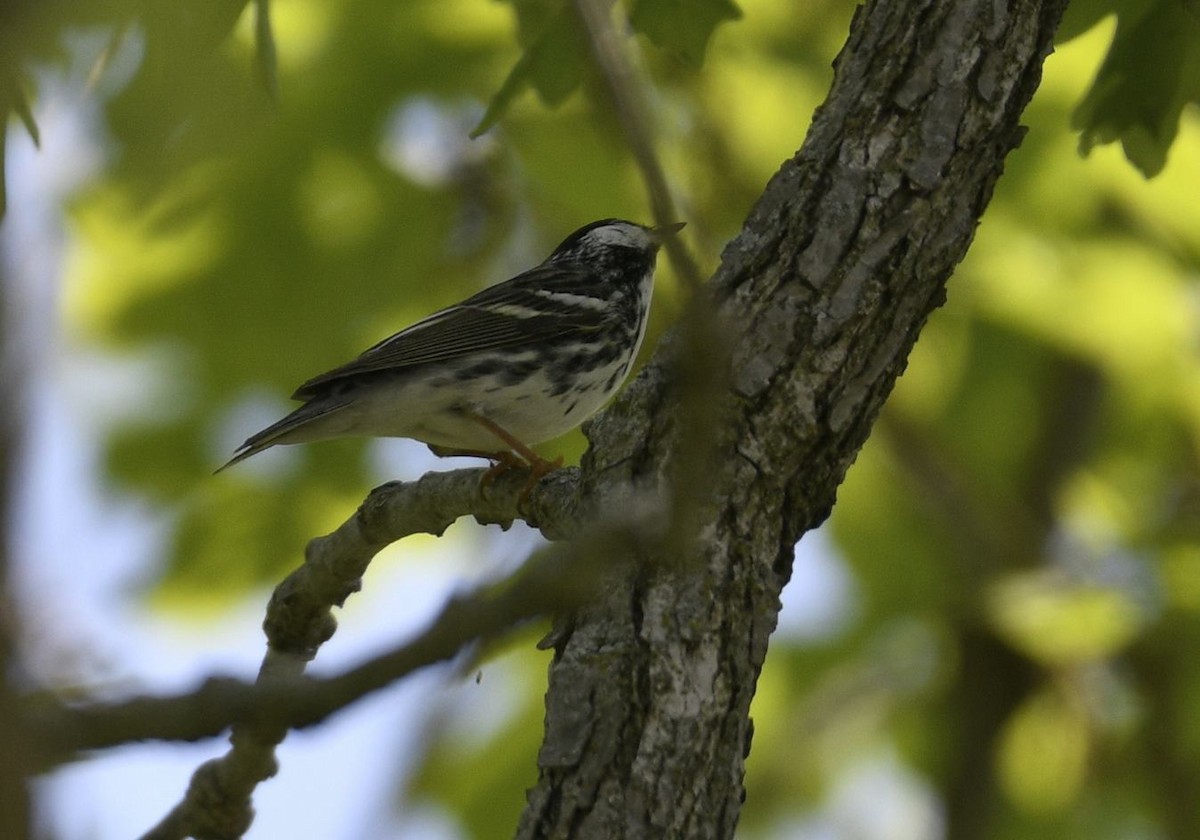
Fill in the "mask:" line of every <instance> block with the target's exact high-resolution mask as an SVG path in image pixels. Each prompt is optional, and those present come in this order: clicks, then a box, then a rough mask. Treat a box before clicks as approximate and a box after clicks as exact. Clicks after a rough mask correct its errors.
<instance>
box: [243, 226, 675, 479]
mask: <svg viewBox="0 0 1200 840" xmlns="http://www.w3.org/2000/svg"><path fill="white" fill-rule="evenodd" d="M681 227H683V225H682V224H675V225H667V226H664V227H663V228H647V227H643V226H642V225H638V224H634V223H633V222H626V221H622V220H619V219H604V220H602V221H599V222H593V223H592V224H590V225H586V226H585V227H582V228H580V229H579V230H577V231H575V232H574V233H572V234H571V235H570V236H568V237H567V238H566V239H565V240H563V242H562V244H561V245H559V246H558V247H557V248H556V249H555V250H554V253H552V254H551V255H550V256H549V257H548V258H547V259H546V261H545V262H543V263H542V264H541V265H539V266H537V267H536V268H532V269H530V270H529V271H526V272H524V273H522V274H519V275H517V276H516V277H514V278H512V279H511V280H507V281H505V282H503V283H499V284H497V285H495V286H492V287H491V288H488V289H484V290H483V291H482V292H479V293H478V294H476V295H473V296H472V297H470V298H467V299H466V300H464V301H463V302H462V303H459V304H457V305H455V306H451V307H448V308H446V309H442V310H440V311H438V312H435V313H434V314H432V315H430V316H429V317H427V318H425V319H423V320H421V321H418V322H417V323H415V324H413V325H412V326H410V327H408V328H406V329H403V330H401V331H400V332H398V333H396V334H395V335H393V336H391V337H390V338H386V339H384V340H383V341H381V342H379V343H378V344H376V345H375V346H374V347H371V348H370V349H368V350H367V351H366V352H364V353H363V354H362V355H361V356H359V357H358V358H357V359H355V360H354V361H352V362H349V363H348V364H345V365H342V366H341V367H338V368H334V369H333V370H331V371H329V372H327V373H323V374H321V375H320V376H317V377H314V378H312V379H310V380H308V381H307V382H305V383H304V384H303V385H301V386H300V387H299V388H298V389H296V393H295V394H294V395H293V398H294V399H298V400H304V405H302V406H301V407H300V408H298V409H296V410H295V411H293V412H292V413H291V414H289V415H288V416H287V417H284V418H283V419H282V420H280V421H279V422H277V423H275V424H273V425H271V426H269V427H267V428H266V429H263V430H262V431H261V432H259V433H258V434H256V435H254V436H252V437H251V438H249V439H248V440H247V441H246V442H245V443H243V444H242V446H241V447H240V448H239V449H238V451H237V452H236V453H235V454H234V456H233V458H232V459H231V460H230V461H229V463H227V464H225V466H224V467H222V468H221V469H225V467H228V466H231V465H233V464H235V463H237V462H238V461H241V460H242V459H244V458H248V457H250V456H251V455H254V454H255V453H258V452H261V451H262V450H264V449H267V448H269V447H271V446H276V445H279V444H291V443H308V442H311V441H316V440H324V439H327V438H334V437H344V436H350V435H365V436H374V437H407V438H413V439H415V440H420V441H423V442H425V443H428V444H431V445H433V446H434V447H436V448H438V449H442V450H462V451H471V452H474V453H476V454H484V453H497V457H500V456H501V455H503V456H505V457H504V458H502V460H506V459H507V457H508V456H510V455H511V453H512V452H513V451H516V452H518V453H519V454H520V455H521V456H522V457H524V458H525V459H526V460H530V457H531V453H529V451H528V449H527V447H528V445H532V444H536V443H540V442H542V441H544V440H549V439H550V438H553V437H556V436H558V435H560V434H563V433H564V432H567V431H569V430H570V429H572V428H574V427H575V426H577V425H579V424H580V423H582V422H583V421H584V420H585V419H587V418H588V417H589V416H590V415H591V414H592V413H593V412H595V411H596V410H597V409H599V408H600V406H602V405H603V404H604V403H605V401H607V400H608V398H609V397H611V396H612V395H613V394H614V393H615V392H616V390H617V389H618V388H619V387H620V386H621V383H622V382H623V381H624V380H625V377H626V375H627V374H628V373H629V368H630V366H631V365H632V364H633V359H634V356H635V355H636V354H637V350H638V347H639V346H640V344H641V342H642V336H643V335H644V334H645V331H646V316H647V313H648V312H649V310H650V294H651V290H652V287H653V281H654V263H655V257H656V255H657V253H658V248H659V245H660V244H661V242H662V240H663V238H664V236H666V235H669V234H671V233H674V232H675V231H677V230H679V228H681ZM497 429H498V430H499V431H497ZM521 444H524V446H522V445H521ZM532 457H534V458H536V456H532Z"/></svg>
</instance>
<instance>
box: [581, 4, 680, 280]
mask: <svg viewBox="0 0 1200 840" xmlns="http://www.w3.org/2000/svg"><path fill="white" fill-rule="evenodd" d="M574 2H575V9H576V12H577V13H578V15H579V20H580V22H581V23H582V24H583V29H584V32H585V33H586V34H587V42H588V45H589V46H590V47H591V51H592V59H593V60H594V61H595V62H596V69H597V70H599V72H600V79H601V81H602V82H603V84H604V88H605V91H606V92H607V94H608V96H609V98H610V99H611V100H612V105H613V110H614V111H615V112H616V115H617V121H618V123H619V124H620V126H621V130H622V131H623V132H624V134H625V142H626V143H628V144H629V149H630V151H631V152H632V153H633V158H634V160H635V161H637V165H638V169H640V170H641V172H642V179H643V180H644V181H645V182H646V191H647V193H649V196H650V209H651V211H652V212H653V214H654V221H655V222H656V223H657V224H660V225H664V224H670V223H671V222H676V221H679V219H678V215H677V211H676V209H675V202H674V200H673V199H672V197H671V188H670V187H669V186H668V184H667V176H666V174H665V173H664V172H663V167H662V163H661V162H660V161H659V159H658V153H657V152H656V151H655V148H654V133H653V131H652V130H651V128H650V120H649V119H648V117H647V114H648V109H647V107H646V102H645V99H644V97H643V96H642V86H641V85H640V84H639V83H638V81H637V79H636V78H635V74H634V70H633V65H632V62H630V60H629V56H628V55H627V54H626V51H625V45H624V42H623V41H622V40H621V39H620V38H619V37H618V36H617V33H616V32H615V31H614V28H613V24H612V13H613V9H612V5H613V4H612V2H611V0H574ZM664 247H665V248H666V249H667V254H668V255H669V256H670V258H671V263H672V265H674V266H675V270H676V271H677V272H678V273H679V276H680V277H681V278H682V279H683V281H684V283H686V284H687V286H688V288H689V289H691V290H692V291H696V290H697V289H699V288H700V286H701V284H702V283H703V278H702V277H701V274H700V269H699V268H697V266H696V262H695V260H693V259H692V255H691V254H690V253H689V252H688V250H687V248H686V246H685V245H684V243H683V240H682V239H681V238H680V237H678V236H673V237H670V238H668V239H667V241H666V243H665V245H664Z"/></svg>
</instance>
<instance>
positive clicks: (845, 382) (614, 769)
mask: <svg viewBox="0 0 1200 840" xmlns="http://www.w3.org/2000/svg"><path fill="white" fill-rule="evenodd" d="M1064 5H1065V0H1009V2H1006V3H993V2H991V0H947V2H943V3H930V2H922V1H921V0H914V2H904V3H897V2H894V0H883V1H882V2H881V0H875V2H869V3H867V4H866V5H865V6H863V7H862V8H860V9H859V11H858V13H857V15H856V16H855V19H854V22H853V24H852V27H851V33H850V37H849V40H848V42H847V45H846V47H845V49H844V50H843V52H842V54H841V55H840V56H839V58H838V60H837V63H836V65H835V69H836V73H835V79H834V85H833V88H832V90H831V92H830V95H829V98H828V99H827V101H826V102H825V104H824V105H823V106H822V107H821V109H820V110H819V111H818V113H817V115H816V116H815V118H814V122H813V125H812V128H811V130H810V132H809V135H808V138H807V139H806V141H805V143H804V145H803V147H802V148H801V150H800V151H799V152H798V153H797V155H796V156H795V157H794V158H793V159H792V160H790V161H787V162H786V163H785V164H784V166H783V167H782V168H781V170H780V171H779V173H777V174H776V176H775V177H774V178H773V179H772V181H771V182H770V184H768V186H767V188H766V190H765V192H764V194H763V196H762V198H761V199H760V200H759V202H758V204H757V205H756V207H755V208H754V210H753V211H752V212H751V214H750V216H749V218H748V220H747V222H746V224H745V227H744V229H743V231H742V233H741V234H740V235H739V236H738V238H737V239H735V240H734V241H733V242H732V243H730V245H729V246H728V247H727V248H726V250H725V253H724V255H723V261H722V265H721V267H720V268H719V269H718V272H717V275H716V277H715V278H714V285H715V288H716V293H717V296H718V301H719V305H720V309H721V312H720V314H721V316H722V317H721V321H722V322H723V323H727V324H731V325H734V326H735V328H736V332H735V334H734V336H733V353H732V366H731V367H732V370H731V379H730V382H731V387H730V389H729V391H728V392H727V393H726V394H725V395H724V398H723V400H722V403H723V411H722V415H721V416H722V418H723V420H722V427H721V429H720V431H719V433H718V435H717V438H716V439H717V443H718V446H719V447H721V450H722V452H723V454H724V455H725V457H723V458H721V459H719V461H718V462H717V463H716V464H715V465H714V467H715V468H713V469H711V470H710V471H709V472H708V474H707V475H706V476H705V477H704V482H703V486H702V488H700V489H698V490H697V493H703V509H702V514H701V516H700V521H701V522H702V523H703V525H704V527H703V528H702V529H701V531H700V533H699V535H698V537H697V540H696V542H695V548H694V557H693V558H692V559H691V560H690V561H689V562H686V563H678V564H670V565H668V564H661V563H660V564H653V565H646V564H644V563H639V562H635V563H633V564H631V568H633V569H634V570H635V571H633V572H631V573H630V574H629V575H628V576H626V578H625V579H623V580H622V581H621V582H620V584H619V585H616V586H613V587H610V588H608V589H606V591H605V593H604V597H603V598H602V599H601V600H598V601H596V602H593V603H589V604H586V605H584V606H582V607H581V608H580V609H579V610H578V611H577V614H576V617H575V622H574V630H573V632H572V633H571V634H570V635H569V636H564V637H562V638H561V640H560V642H559V644H558V646H557V649H556V655H555V659H554V662H553V663H552V665H551V672H550V687H549V690H548V692H547V696H546V733H545V739H544V741H543V746H542V750H541V752H540V754H539V767H540V770H541V775H540V779H539V782H538V784H537V786H536V788H534V789H533V790H532V791H531V792H530V794H529V806H528V808H527V809H526V811H525V813H524V815H523V817H522V820H521V824H520V827H519V830H518V836H519V837H523V838H544V837H564V838H565V837H729V836H732V835H733V832H734V828H735V826H736V823H737V817H738V813H739V810H740V805H741V799H742V797H743V790H742V787H741V779H742V774H743V765H744V758H745V755H746V753H747V752H748V750H749V747H750V733H751V726H750V720H749V706H750V701H751V699H752V698H753V696H754V687H755V682H756V680H757V677H758V674H759V670H760V669H761V667H762V664H763V660H764V658H765V656H766V649H767V643H768V639H769V637H770V634H771V632H772V631H773V630H774V627H775V622H776V616H777V614H778V610H779V593H780V591H781V589H782V587H783V585H784V584H785V583H786V582H787V580H788V577H789V576H790V574H791V563H792V553H793V546H794V544H795V542H796V540H797V539H798V538H799V537H800V535H801V534H802V533H803V532H804V531H806V530H807V529H809V528H811V527H814V526H815V525H817V524H818V523H820V522H821V521H822V520H823V519H824V518H825V517H826V516H827V515H828V512H829V510H830V508H831V507H832V504H833V501H834V498H835V496H836V491H837V487H838V485H839V484H840V482H841V480H842V478H843V476H844V475H845V472H846V470H847V469H848V468H849V466H850V464H851V463H852V462H853V460H854V457H855V455H856V453H857V452H858V450H859V448H860V447H861V446H862V444H863V442H864V441H865V440H866V437H867V435H868V433H869V432H870V429H871V426H872V423H873V422H874V420H875V417H876V416H877V414H878V411H879V408H880V406H881V405H882V404H883V401H884V399H885V398H886V397H887V395H888V393H889V392H890V390H891V388H892V385H893V383H894V382H895V380H896V378H897V377H898V376H899V375H900V372H901V371H902V370H903V369H904V365H905V361H906V358H907V355H908V353H909V350H910V349H911V347H912V345H913V343H914V342H915V341H916V338H917V335H918V334H919V332H920V329H921V327H922V325H923V324H924V322H925V319H926V318H927V317H928V315H929V313H930V312H931V311H932V310H933V309H934V308H936V307H937V306H939V305H940V304H941V303H942V301H943V300H944V299H945V286H946V282H947V280H948V278H949V277H950V275H951V273H952V271H953V269H954V267H955V265H956V264H957V263H958V261H959V260H960V259H961V258H962V256H963V254H965V252H966V250H967V247H968V246H969V244H970V242H971V238H972V235H973V232H974V230H975V226H976V225H977V224H978V221H979V218H980V216H981V215H982V212H983V209H984V207H986V205H987V202H988V199H989V198H990V196H991V191H992V186H993V184H994V183H995V181H996V179H997V178H998V177H999V175H1000V173H1001V171H1002V168H1003V161H1004V156H1005V155H1006V154H1007V153H1008V152H1009V151H1010V150H1011V149H1013V148H1014V147H1015V146H1016V145H1017V144H1018V142H1019V140H1020V138H1021V135H1022V129H1021V127H1020V126H1019V123H1018V119H1019V116H1020V114H1021V111H1022V110H1023V109H1024V108H1025V106H1026V104H1027V103H1028V101H1029V98H1030V97H1031V96H1032V94H1033V91H1034V90H1035V88H1036V87H1037V84H1038V82H1039V80H1040V74H1041V65H1042V61H1043V59H1044V57H1045V56H1046V54H1047V53H1048V52H1049V50H1050V48H1051V44H1052V39H1053V34H1054V31H1055V28H1056V27H1057V24H1058V20H1059V18H1060V16H1061V13H1062V9H1063V6H1064ZM679 391H680V389H679V384H678V382H677V381H676V374H675V372H674V370H673V367H672V365H671V363H670V362H669V361H667V360H665V359H664V358H663V354H662V353H659V354H656V356H655V358H654V359H653V360H652V361H651V363H650V364H649V365H647V367H646V369H644V370H643V372H642V374H641V376H639V378H638V379H637V380H636V381H635V382H634V383H633V384H632V385H631V386H630V387H629V388H628V389H627V390H626V391H625V392H624V393H623V394H622V395H621V396H620V397H618V401H617V403H616V404H615V406H614V408H613V409H612V410H610V411H609V412H607V413H606V414H604V415H603V416H602V417H601V418H600V419H599V420H597V422H595V423H594V424H593V425H592V427H591V429H590V432H589V437H590V438H591V441H592V444H593V445H592V448H591V449H590V450H589V452H588V455H587V456H585V460H584V471H583V476H584V481H583V484H582V486H581V489H582V492H583V502H582V503H583V504H584V505H590V504H600V503H601V502H602V500H603V499H605V498H606V497H608V496H609V495H610V494H613V493H617V492H621V488H622V487H627V486H630V485H634V486H636V485H637V484H638V483H639V482H644V481H646V480H647V479H653V478H655V477H659V476H663V475H665V474H668V473H669V471H670V469H671V465H672V464H673V463H675V461H676V460H677V459H679V458H680V457H684V453H683V452H681V448H680V447H681V443H682V441H684V440H685V439H686V435H685V433H684V430H686V428H687V426H688V424H689V421H690V418H689V417H688V415H687V414H686V413H684V412H682V411H681V410H680V405H681V403H680V401H679ZM641 559H642V560H645V559H652V558H646V557H643V558H641ZM581 709H583V710H585V711H584V712H580V710H581ZM581 714H582V715H584V719H583V720H581V719H580V718H581Z"/></svg>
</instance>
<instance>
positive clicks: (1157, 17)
mask: <svg viewBox="0 0 1200 840" xmlns="http://www.w3.org/2000/svg"><path fill="white" fill-rule="evenodd" d="M1189 102H1200V15H1198V14H1197V12H1196V11H1195V10H1194V9H1191V8H1190V7H1188V6H1187V5H1185V4H1184V3H1183V2H1182V0H1159V2H1157V3H1154V4H1152V5H1149V4H1147V5H1141V6H1139V7H1136V8H1134V7H1130V8H1129V9H1128V10H1126V9H1124V7H1122V9H1121V10H1120V11H1119V13H1118V20H1117V31H1116V34H1115V35H1114V37H1113V43H1112V47H1111V48H1110V49H1109V52H1108V55H1107V56H1106V57H1105V59H1104V64H1103V65H1101V67H1100V70H1099V72H1098V73H1097V74H1096V79H1095V81H1094V82H1093V83H1092V87H1091V89H1090V90H1088V92H1087V95H1086V96H1085V97H1084V98H1083V101H1082V102H1081V103H1080V104H1079V107H1078V108H1077V109H1076V110H1075V113H1074V114H1073V115H1072V118H1071V123H1072V126H1073V127H1074V128H1076V129H1078V130H1079V131H1080V137H1079V148H1080V152H1081V153H1082V154H1087V153H1088V152H1090V151H1091V149H1092V148H1093V147H1094V146H1096V145H1098V144H1101V143H1112V142H1115V141H1120V143H1121V145H1122V146H1123V147H1124V150H1125V155H1126V157H1128V158H1129V160H1130V162H1131V163H1133V164H1134V165H1135V166H1136V167H1137V168H1138V169H1140V170H1141V171H1142V174H1143V175H1145V176H1146V177H1147V178H1150V177H1153V176H1154V175H1157V174H1158V173H1159V172H1160V171H1162V168H1163V166H1164V165H1165V164H1166V160H1167V152H1168V151H1169V150H1170V148H1171V144H1172V143H1173V142H1174V140H1175V136H1176V134H1177V133H1178V131H1179V120H1180V116H1181V114H1182V113H1183V108H1184V106H1185V105H1187V104H1188V103H1189Z"/></svg>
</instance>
